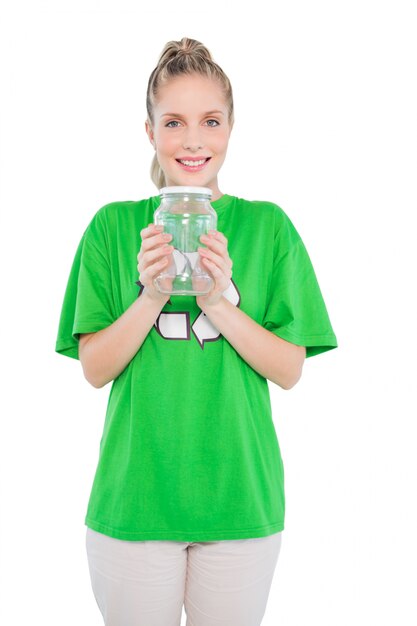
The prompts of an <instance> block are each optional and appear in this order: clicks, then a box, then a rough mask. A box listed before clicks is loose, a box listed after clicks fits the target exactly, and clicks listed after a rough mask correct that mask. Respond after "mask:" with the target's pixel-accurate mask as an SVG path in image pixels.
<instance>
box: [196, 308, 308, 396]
mask: <svg viewBox="0 0 417 626" xmlns="http://www.w3.org/2000/svg"><path fill="white" fill-rule="evenodd" d="M199 306H200V308H201V309H202V311H203V312H204V313H205V314H206V315H207V317H208V318H209V320H210V321H211V322H212V323H213V325H214V326H215V327H216V328H217V329H218V330H219V331H220V332H221V334H222V335H223V337H224V338H225V339H227V341H228V342H229V343H230V344H231V345H232V346H233V347H234V348H235V350H237V352H238V353H239V354H240V356H241V357H242V358H243V359H244V360H245V361H247V363H249V365H250V366H251V367H253V369H255V370H256V371H257V372H258V373H259V374H261V375H262V376H264V377H265V378H268V379H269V380H271V381H272V382H273V383H275V384H277V385H279V386H280V387H282V389H291V387H294V385H295V384H296V383H297V382H298V381H299V379H300V378H301V373H302V368H303V364H304V359H305V356H306V349H305V347H304V346H297V345H295V344H293V343H290V342H289V341H285V339H281V337H277V335H274V334H273V333H272V332H270V331H269V330H267V329H266V328H263V327H262V326H261V325H260V324H258V323H257V322H255V320H253V319H252V318H251V317H249V315H247V314H246V313H245V312H244V311H242V310H241V309H239V308H237V307H236V306H235V305H234V304H232V303H231V302H229V300H227V299H226V298H225V297H224V296H222V297H221V298H220V300H219V301H218V302H217V303H215V304H207V303H204V302H203V301H200V303H199Z"/></svg>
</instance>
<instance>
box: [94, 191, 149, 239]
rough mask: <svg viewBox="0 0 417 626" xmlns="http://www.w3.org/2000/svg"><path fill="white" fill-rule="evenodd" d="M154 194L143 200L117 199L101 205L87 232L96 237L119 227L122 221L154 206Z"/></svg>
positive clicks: (126, 220) (127, 220)
mask: <svg viewBox="0 0 417 626" xmlns="http://www.w3.org/2000/svg"><path fill="white" fill-rule="evenodd" d="M153 202H154V196H151V197H149V198H144V199H142V200H115V201H113V202H108V203H106V204H104V205H103V206H101V207H100V208H99V209H98V211H96V213H95V214H94V215H93V217H92V219H91V221H90V223H89V224H88V226H87V229H86V232H87V233H88V234H89V235H90V236H92V237H94V236H95V235H97V236H100V235H104V234H105V233H108V232H112V231H113V230H115V229H117V228H118V226H119V225H120V224H121V223H128V222H129V218H131V219H133V218H134V216H135V215H137V214H140V213H142V212H143V211H145V210H146V209H147V208H148V207H149V206H153Z"/></svg>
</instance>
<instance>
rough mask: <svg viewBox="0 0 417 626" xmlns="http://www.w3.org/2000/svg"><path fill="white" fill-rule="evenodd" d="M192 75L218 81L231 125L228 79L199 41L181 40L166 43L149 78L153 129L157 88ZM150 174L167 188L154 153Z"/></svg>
mask: <svg viewBox="0 0 417 626" xmlns="http://www.w3.org/2000/svg"><path fill="white" fill-rule="evenodd" d="M192 74H200V75H201V76H205V77H207V78H212V79H214V80H217V81H218V83H219V85H220V87H221V89H222V91H223V94H224V99H225V101H226V103H227V108H228V117H229V124H230V125H231V126H232V125H233V122H234V108H233V92H232V86H231V84H230V81H229V79H228V77H227V76H226V74H225V73H224V72H223V70H222V69H221V67H220V66H219V65H217V63H215V62H214V60H213V57H212V56H211V53H210V51H209V50H208V49H207V48H206V47H205V46H204V45H203V44H202V43H201V42H200V41H196V40H195V39H189V38H188V37H183V38H182V39H181V41H169V42H168V43H167V44H166V45H165V47H164V49H163V50H162V53H161V55H160V57H159V60H158V65H157V66H156V67H155V69H154V70H153V71H152V73H151V75H150V77H149V81H148V89H147V93H146V110H147V114H148V123H149V124H150V126H151V127H152V128H153V126H154V115H153V109H154V105H155V103H156V101H157V97H158V90H159V88H160V87H162V86H164V85H166V84H167V83H168V81H169V80H170V78H174V77H176V76H181V75H192ZM150 174H151V179H152V182H153V183H154V184H155V185H156V187H157V188H158V190H159V189H161V188H162V187H165V186H166V180H165V174H164V172H163V170H162V168H161V166H160V165H159V162H158V159H157V156H156V153H155V154H154V156H153V160H152V164H151V170H150Z"/></svg>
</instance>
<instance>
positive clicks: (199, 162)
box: [179, 159, 207, 167]
mask: <svg viewBox="0 0 417 626" xmlns="http://www.w3.org/2000/svg"><path fill="white" fill-rule="evenodd" d="M179 161H180V163H183V164H184V165H191V166H194V167H196V166H197V165H203V163H205V162H206V161H207V159H202V160H201V161H181V159H179Z"/></svg>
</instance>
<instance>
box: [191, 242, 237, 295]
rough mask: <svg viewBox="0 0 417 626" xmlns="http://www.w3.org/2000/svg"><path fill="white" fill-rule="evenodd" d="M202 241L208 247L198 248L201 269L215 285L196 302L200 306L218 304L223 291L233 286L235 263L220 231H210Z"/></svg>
mask: <svg viewBox="0 0 417 626" xmlns="http://www.w3.org/2000/svg"><path fill="white" fill-rule="evenodd" d="M212 233H213V234H212ZM200 241H201V242H202V243H203V244H204V245H206V246H207V248H198V252H199V253H200V257H201V267H203V268H204V269H205V270H206V271H207V273H208V274H209V275H210V276H211V277H212V279H213V283H214V285H213V287H212V289H211V291H210V292H209V293H208V294H206V295H204V296H197V299H196V302H197V304H198V306H200V304H201V305H204V304H208V305H211V304H217V303H218V302H219V301H220V299H221V297H222V294H223V291H225V290H226V289H227V288H228V287H229V285H230V284H231V281H230V279H231V277H232V266H233V261H232V259H231V258H230V257H229V253H228V251H227V243H228V241H227V239H226V237H225V236H224V235H223V233H221V232H219V231H209V234H208V235H201V237H200Z"/></svg>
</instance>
